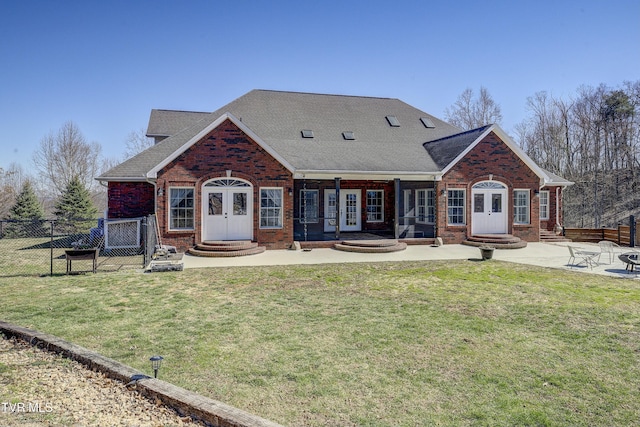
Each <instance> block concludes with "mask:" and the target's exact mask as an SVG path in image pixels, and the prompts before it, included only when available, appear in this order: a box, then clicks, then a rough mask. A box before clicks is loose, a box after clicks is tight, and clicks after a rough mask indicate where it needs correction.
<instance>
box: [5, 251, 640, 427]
mask: <svg viewBox="0 0 640 427" xmlns="http://www.w3.org/2000/svg"><path fill="white" fill-rule="evenodd" d="M0 292H2V296H3V297H2V298H1V299H0V313H2V315H1V316H2V318H3V320H6V321H10V322H13V323H16V324H19V325H22V326H26V327H30V328H34V329H37V330H39V331H43V332H47V333H50V334H53V335H57V336H59V337H61V338H64V339H66V340H69V341H71V342H74V343H76V344H79V345H82V346H84V347H87V348H90V349H93V350H95V351H98V352H100V353H102V354H104V355H105V356H108V357H111V358H114V359H116V360H118V361H120V362H123V363H125V364H128V365H131V366H133V367H135V368H137V369H140V370H142V371H144V372H147V373H150V372H149V371H150V369H149V368H150V364H149V362H148V359H149V357H150V356H151V355H153V354H160V355H162V356H164V357H165V363H164V365H163V367H162V369H161V371H160V375H159V376H160V378H161V379H164V380H166V381H169V382H171V383H173V384H176V385H179V386H181V387H184V388H187V389H189V390H192V391H195V392H197V393H201V394H203V395H205V396H208V397H211V398H214V399H218V400H221V401H224V402H226V403H228V404H231V405H233V406H236V407H239V408H242V409H244V410H247V411H249V412H252V413H255V414H257V415H260V416H263V417H265V418H269V419H271V420H273V421H276V422H279V423H282V424H285V425H291V426H294V425H295V426H299V425H308V426H326V425H339V426H415V425H451V426H464V425H473V426H476V425H477V426H485V425H486V426H516V425H517V426H557V425H572V426H593V425H608V426H613V425H619V426H626V425H634V424H637V423H638V421H639V420H640V400H638V399H637V395H638V388H639V387H640V363H639V362H640V360H639V359H640V283H638V282H637V281H634V280H622V279H614V278H607V277H603V276H596V275H588V274H583V273H574V272H568V271H561V270H551V269H544V268H537V267H528V266H521V265H515V264H509V263H501V262H498V261H491V262H483V263H479V262H470V261H468V262H456V263H455V264H452V263H451V262H444V261H443V262H405V263H380V264H343V265H320V266H282V267H254V268H224V269H222V268H220V269H201V270H186V271H183V272H175V273H161V274H142V273H136V272H132V271H129V272H116V273H108V274H97V275H82V276H69V277H43V278H20V277H19V278H0Z"/></svg>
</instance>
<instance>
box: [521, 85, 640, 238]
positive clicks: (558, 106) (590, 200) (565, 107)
mask: <svg viewBox="0 0 640 427" xmlns="http://www.w3.org/2000/svg"><path fill="white" fill-rule="evenodd" d="M527 106H528V109H529V112H530V113H531V115H530V117H529V118H528V119H527V120H525V121H524V122H523V123H521V124H520V125H518V126H517V127H516V130H517V134H518V142H519V143H520V145H521V146H522V147H523V149H524V150H525V151H526V152H527V154H529V155H530V156H531V157H532V158H533V159H534V160H535V161H536V162H537V163H538V164H539V165H540V166H542V167H543V168H546V169H548V170H550V171H551V172H554V173H557V174H559V175H562V176H564V177H565V178H567V179H569V180H571V181H573V182H575V185H573V186H571V187H569V188H568V189H567V191H566V192H565V193H564V201H565V202H564V207H565V224H566V225H569V226H576V227H596V228H599V227H601V226H614V225H615V224H617V223H618V222H621V221H626V218H627V217H628V216H629V215H631V214H634V215H639V214H640V208H639V206H640V195H639V191H638V190H640V176H639V175H640V174H638V168H639V167H640V116H639V115H638V112H639V111H640V81H638V82H635V83H631V82H626V83H625V84H624V85H623V87H622V88H618V89H612V88H610V87H607V86H605V85H600V86H598V87H595V88H594V87H587V86H583V87H580V88H579V89H578V93H577V95H576V96H575V98H574V99H572V100H571V101H565V100H560V99H554V98H553V97H551V96H549V95H548V94H547V93H546V92H539V93H536V94H535V95H534V96H533V97H530V98H528V102H527Z"/></svg>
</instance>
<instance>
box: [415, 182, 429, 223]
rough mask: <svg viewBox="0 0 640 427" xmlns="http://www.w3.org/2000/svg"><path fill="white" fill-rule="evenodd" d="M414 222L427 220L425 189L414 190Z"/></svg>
mask: <svg viewBox="0 0 640 427" xmlns="http://www.w3.org/2000/svg"><path fill="white" fill-rule="evenodd" d="M416 222H417V223H418V224H425V223H426V222H427V190H416Z"/></svg>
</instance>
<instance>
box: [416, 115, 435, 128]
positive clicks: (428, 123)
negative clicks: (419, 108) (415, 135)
mask: <svg viewBox="0 0 640 427" xmlns="http://www.w3.org/2000/svg"><path fill="white" fill-rule="evenodd" d="M420 121H421V122H422V124H423V125H424V127H426V128H434V127H436V125H434V124H433V122H432V121H431V119H430V118H429V117H420Z"/></svg>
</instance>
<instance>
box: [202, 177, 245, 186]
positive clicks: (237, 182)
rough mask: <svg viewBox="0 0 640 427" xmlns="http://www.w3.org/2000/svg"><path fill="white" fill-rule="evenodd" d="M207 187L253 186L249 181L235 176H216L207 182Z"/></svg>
mask: <svg viewBox="0 0 640 427" xmlns="http://www.w3.org/2000/svg"><path fill="white" fill-rule="evenodd" d="M204 186H205V187H251V184H249V183H248V182H247V181H243V180H241V179H235V178H216V179H212V180H211V181H209V182H207V183H206V184H205V185H204Z"/></svg>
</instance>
